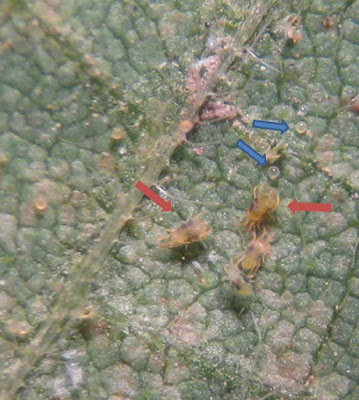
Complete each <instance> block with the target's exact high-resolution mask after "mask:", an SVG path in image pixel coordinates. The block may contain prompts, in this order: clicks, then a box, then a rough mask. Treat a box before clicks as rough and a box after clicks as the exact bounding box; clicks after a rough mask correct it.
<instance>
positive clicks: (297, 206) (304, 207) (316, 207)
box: [287, 199, 332, 214]
mask: <svg viewBox="0 0 359 400" xmlns="http://www.w3.org/2000/svg"><path fill="white" fill-rule="evenodd" d="M287 207H288V208H289V209H290V211H292V213H293V214H295V213H296V211H314V212H331V211H332V205H331V204H328V203H298V202H297V200H296V199H294V200H293V201H291V202H290V203H289V204H288V206H287Z"/></svg>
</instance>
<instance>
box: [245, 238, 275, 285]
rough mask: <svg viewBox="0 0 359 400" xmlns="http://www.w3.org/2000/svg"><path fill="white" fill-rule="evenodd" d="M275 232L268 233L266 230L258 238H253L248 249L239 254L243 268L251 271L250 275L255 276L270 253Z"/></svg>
mask: <svg viewBox="0 0 359 400" xmlns="http://www.w3.org/2000/svg"><path fill="white" fill-rule="evenodd" d="M272 239H273V234H271V235H268V234H267V232H266V230H264V231H263V232H262V234H261V235H260V236H259V237H258V238H255V237H254V238H253V240H252V241H251V242H250V243H249V245H248V247H247V249H246V250H245V251H244V252H243V253H242V254H241V255H240V256H239V259H238V262H239V263H240V265H241V267H242V269H244V270H247V271H249V275H248V276H249V277H253V275H254V274H255V273H256V271H257V270H258V268H259V267H260V265H261V264H262V262H263V260H264V259H265V257H266V256H267V255H268V254H269V253H270V251H271V249H272V246H271V245H270V242H271V240H272Z"/></svg>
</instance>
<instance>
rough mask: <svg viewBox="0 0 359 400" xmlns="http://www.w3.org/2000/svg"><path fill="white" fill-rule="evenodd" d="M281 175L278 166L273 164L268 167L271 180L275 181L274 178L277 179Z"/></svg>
mask: <svg viewBox="0 0 359 400" xmlns="http://www.w3.org/2000/svg"><path fill="white" fill-rule="evenodd" d="M279 175H280V169H279V168H278V167H275V166H273V167H270V168H268V176H269V179H270V180H272V181H273V180H274V179H277V178H278V176H279Z"/></svg>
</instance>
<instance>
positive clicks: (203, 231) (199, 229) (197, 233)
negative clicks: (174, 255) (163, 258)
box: [159, 217, 212, 249]
mask: <svg viewBox="0 0 359 400" xmlns="http://www.w3.org/2000/svg"><path fill="white" fill-rule="evenodd" d="M211 232H212V229H211V228H210V226H209V224H208V222H207V221H205V220H203V219H201V218H199V217H196V218H190V219H189V220H188V221H186V222H184V223H183V224H182V225H180V226H178V227H177V228H174V229H168V234H167V235H164V236H160V237H159V240H160V241H162V242H163V243H161V244H160V245H159V247H161V248H168V249H171V248H174V247H179V246H182V245H184V244H190V243H194V242H201V241H202V240H204V239H206V237H207V236H208V235H209V234H210V233H211Z"/></svg>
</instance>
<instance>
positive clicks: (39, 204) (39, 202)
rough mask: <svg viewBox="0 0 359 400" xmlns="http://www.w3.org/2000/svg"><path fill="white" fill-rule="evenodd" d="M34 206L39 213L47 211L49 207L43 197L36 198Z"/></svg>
mask: <svg viewBox="0 0 359 400" xmlns="http://www.w3.org/2000/svg"><path fill="white" fill-rule="evenodd" d="M33 204H34V207H35V210H36V211H37V212H39V213H42V212H44V211H46V209H47V205H48V204H47V199H46V198H45V197H43V196H38V197H36V199H35V200H34V203H33Z"/></svg>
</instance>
